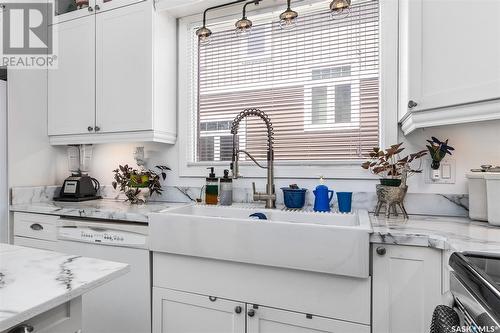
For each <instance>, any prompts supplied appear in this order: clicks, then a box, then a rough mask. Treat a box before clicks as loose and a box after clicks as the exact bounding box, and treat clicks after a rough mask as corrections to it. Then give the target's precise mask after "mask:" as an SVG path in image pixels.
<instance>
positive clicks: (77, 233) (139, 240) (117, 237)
mask: <svg viewBox="0 0 500 333" xmlns="http://www.w3.org/2000/svg"><path fill="white" fill-rule="evenodd" d="M58 238H59V239H66V240H74V241H80V242H87V243H98V244H99V243H100V244H109V245H122V246H139V247H141V246H147V238H148V237H147V236H146V235H143V234H140V233H135V232H130V231H123V230H113V229H103V228H98V227H96V228H94V227H74V226H61V227H59V231H58Z"/></svg>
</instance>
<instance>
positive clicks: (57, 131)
mask: <svg viewBox="0 0 500 333" xmlns="http://www.w3.org/2000/svg"><path fill="white" fill-rule="evenodd" d="M94 18H95V16H87V17H83V18H80V19H78V20H72V21H67V22H63V23H60V24H56V25H54V26H53V27H54V33H55V34H57V35H58V43H57V44H58V53H57V56H58V67H57V68H56V69H49V70H48V112H49V115H48V123H49V126H48V132H49V135H63V134H83V133H88V132H89V127H90V128H92V129H93V128H94V125H95V19H94Z"/></svg>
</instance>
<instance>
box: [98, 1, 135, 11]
mask: <svg viewBox="0 0 500 333" xmlns="http://www.w3.org/2000/svg"><path fill="white" fill-rule="evenodd" d="M94 1H95V4H96V6H97V7H96V12H97V13H98V12H99V11H106V10H110V9H114V8H118V7H123V6H127V5H131V4H134V3H137V2H141V1H144V0H94Z"/></svg>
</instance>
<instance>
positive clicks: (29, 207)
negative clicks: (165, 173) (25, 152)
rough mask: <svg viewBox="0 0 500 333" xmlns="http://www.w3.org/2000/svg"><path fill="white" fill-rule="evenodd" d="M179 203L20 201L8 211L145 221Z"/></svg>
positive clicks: (107, 200)
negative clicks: (133, 203) (151, 215)
mask: <svg viewBox="0 0 500 333" xmlns="http://www.w3.org/2000/svg"><path fill="white" fill-rule="evenodd" d="M180 205H185V203H184V204H181V203H170V202H148V203H146V204H141V205H132V204H130V203H127V202H124V201H123V200H113V199H100V200H91V201H83V202H61V201H47V202H29V203H20V204H14V205H11V206H10V211H11V212H24V213H37V214H49V215H59V216H72V217H86V218H95V219H104V220H119V221H130V222H143V223H147V222H148V214H149V213H156V212H160V211H162V210H164V209H167V208H171V207H175V206H180Z"/></svg>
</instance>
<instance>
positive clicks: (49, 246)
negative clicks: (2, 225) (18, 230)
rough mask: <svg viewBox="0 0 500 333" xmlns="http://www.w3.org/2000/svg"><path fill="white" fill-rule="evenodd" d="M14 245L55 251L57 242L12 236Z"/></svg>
mask: <svg viewBox="0 0 500 333" xmlns="http://www.w3.org/2000/svg"><path fill="white" fill-rule="evenodd" d="M14 245H18V246H26V247H33V248H35V249H40V250H48V251H56V245H57V242H53V241H47V240H41V239H35V238H28V237H19V236H14Z"/></svg>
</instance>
